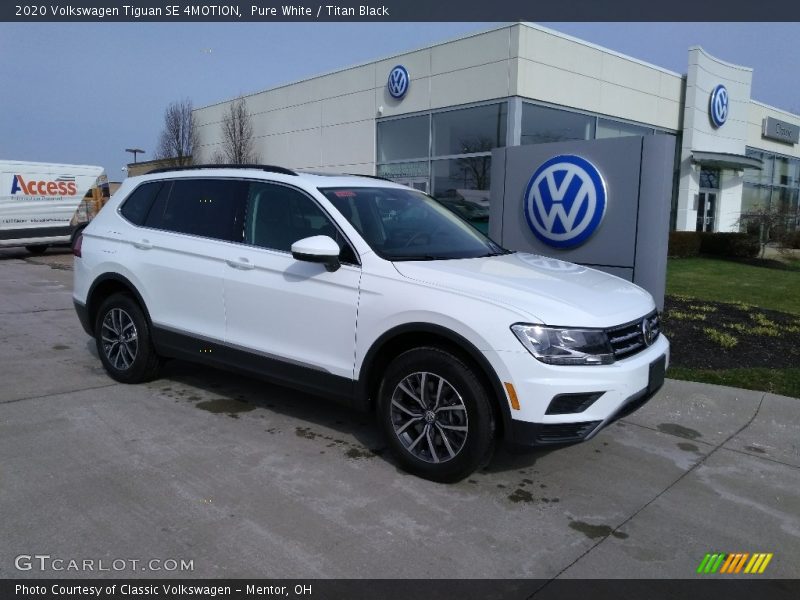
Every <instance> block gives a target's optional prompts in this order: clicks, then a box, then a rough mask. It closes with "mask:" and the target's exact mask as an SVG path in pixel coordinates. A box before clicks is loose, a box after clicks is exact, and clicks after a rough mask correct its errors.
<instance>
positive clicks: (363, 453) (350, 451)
mask: <svg viewBox="0 0 800 600" xmlns="http://www.w3.org/2000/svg"><path fill="white" fill-rule="evenodd" d="M294 433H295V435H296V436H297V437H301V438H304V439H306V440H312V441H316V440H320V441H325V442H328V443H327V444H326V445H325V447H326V448H340V449H342V450H344V455H345V456H346V457H347V458H352V459H354V460H358V459H362V458H375V457H376V456H380V455H381V454H383V453H384V451H385V450H386V449H385V448H375V449H372V448H366V447H364V446H361V445H359V444H354V443H352V442H348V441H347V440H341V439H337V438H335V437H333V436H330V435H325V434H322V433H318V432H316V431H314V430H313V429H311V428H310V427H295V430H294ZM345 449H346V450H345Z"/></svg>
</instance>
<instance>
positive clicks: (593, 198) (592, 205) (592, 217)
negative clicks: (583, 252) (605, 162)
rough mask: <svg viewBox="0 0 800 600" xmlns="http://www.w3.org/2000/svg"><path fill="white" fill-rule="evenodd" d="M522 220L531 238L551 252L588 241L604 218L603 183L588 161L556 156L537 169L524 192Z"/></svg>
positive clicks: (601, 177)
mask: <svg viewBox="0 0 800 600" xmlns="http://www.w3.org/2000/svg"><path fill="white" fill-rule="evenodd" d="M524 208H525V219H526V220H527V221H528V226H529V227H530V228H531V231H532V232H533V235H535V236H536V237H537V238H539V240H541V241H542V242H544V243H545V244H547V245H548V246H553V247H554V248H572V247H573V246H579V245H581V244H583V243H584V242H585V241H586V240H588V239H589V238H590V237H591V235H592V234H593V233H594V232H595V231H596V230H597V228H598V227H599V226H600V223H601V222H602V221H603V217H604V216H605V214H606V183H605V181H604V180H603V176H602V175H601V174H600V171H598V170H597V167H595V166H594V165H593V164H592V163H590V162H589V161H588V160H586V159H584V158H581V157H580V156H575V155H573V154H564V155H561V156H555V157H553V158H551V159H550V160H548V161H547V162H545V163H544V164H543V165H542V166H540V167H539V168H538V169H536V172H535V173H534V174H533V176H532V177H531V180H530V182H529V183H528V187H527V189H526V190H525V200H524Z"/></svg>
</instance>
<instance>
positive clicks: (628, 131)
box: [595, 119, 653, 140]
mask: <svg viewBox="0 0 800 600" xmlns="http://www.w3.org/2000/svg"><path fill="white" fill-rule="evenodd" d="M630 135H653V128H652V127H642V126H641V125H632V124H631V123H622V122H621V121H612V120H611V119H597V135H596V136H595V137H596V138H597V139H598V140H599V139H603V138H615V137H627V136H630Z"/></svg>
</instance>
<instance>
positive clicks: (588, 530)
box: [569, 521, 628, 540]
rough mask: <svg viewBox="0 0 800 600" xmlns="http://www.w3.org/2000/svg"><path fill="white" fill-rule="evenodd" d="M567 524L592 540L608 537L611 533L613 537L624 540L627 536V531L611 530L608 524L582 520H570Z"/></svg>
mask: <svg viewBox="0 0 800 600" xmlns="http://www.w3.org/2000/svg"><path fill="white" fill-rule="evenodd" d="M569 526H570V529H574V530H575V531H580V532H581V533H582V534H583V535H585V536H586V537H588V538H590V539H593V540H597V539H600V538H604V537H608V536H609V535H613V536H614V537H615V538H619V539H621V540H624V539H625V538H627V537H628V534H627V533H622V532H621V531H613V529H612V528H611V527H609V526H608V525H592V524H590V523H586V522H584V521H570V523H569Z"/></svg>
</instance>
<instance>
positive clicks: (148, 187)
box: [119, 181, 163, 225]
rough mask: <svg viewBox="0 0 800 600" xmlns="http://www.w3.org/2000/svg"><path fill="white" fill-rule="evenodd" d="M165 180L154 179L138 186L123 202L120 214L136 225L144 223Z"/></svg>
mask: <svg viewBox="0 0 800 600" xmlns="http://www.w3.org/2000/svg"><path fill="white" fill-rule="evenodd" d="M162 187H163V182H161V181H153V182H150V183H143V184H142V185H140V186H139V187H137V188H136V189H135V190H133V192H131V194H130V195H129V196H128V197H127V198H126V199H125V201H124V202H123V203H122V207H121V208H120V209H119V212H120V214H121V215H122V216H123V217H125V219H127V220H128V221H130V222H131V223H133V224H134V225H143V224H144V222H145V220H146V219H147V213H148V212H149V211H150V207H151V206H152V205H153V200H155V198H156V196H157V195H158V192H159V190H161V188H162Z"/></svg>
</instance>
